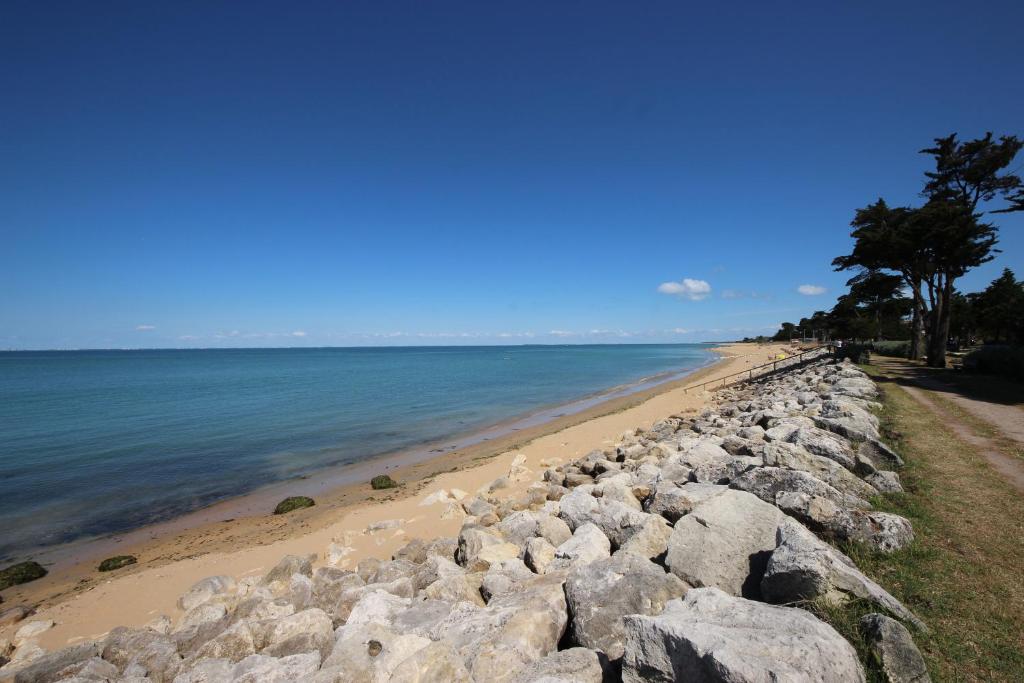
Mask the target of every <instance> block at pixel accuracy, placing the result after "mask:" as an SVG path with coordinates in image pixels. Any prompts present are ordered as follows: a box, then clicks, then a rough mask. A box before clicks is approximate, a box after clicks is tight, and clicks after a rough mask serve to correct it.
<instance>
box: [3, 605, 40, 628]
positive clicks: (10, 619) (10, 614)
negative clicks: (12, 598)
mask: <svg viewBox="0 0 1024 683" xmlns="http://www.w3.org/2000/svg"><path fill="white" fill-rule="evenodd" d="M31 615H32V610H30V609H29V608H28V607H25V606H23V605H17V606H16V607H9V608H7V609H5V610H3V611H2V612H0V629H2V628H6V627H8V626H10V625H12V624H17V623H18V622H19V621H21V620H23V619H25V618H26V617H29V616H31Z"/></svg>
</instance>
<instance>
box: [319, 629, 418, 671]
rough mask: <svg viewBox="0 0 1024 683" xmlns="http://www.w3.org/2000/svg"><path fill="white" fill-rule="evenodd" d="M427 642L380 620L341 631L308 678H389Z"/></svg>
mask: <svg viewBox="0 0 1024 683" xmlns="http://www.w3.org/2000/svg"><path fill="white" fill-rule="evenodd" d="M428 645H430V639H428V638H424V637H423V636H417V635H413V634H398V633H395V632H393V631H392V630H391V629H389V628H387V627H386V626H384V625H382V624H379V623H368V624H365V625H363V626H362V627H360V628H358V629H354V630H344V632H343V633H342V634H341V635H340V636H339V638H338V641H337V642H336V643H335V645H334V649H333V650H332V651H331V654H330V656H329V657H327V659H325V660H324V662H323V665H322V666H321V669H320V671H319V672H318V673H317V674H315V676H314V677H313V678H312V679H311V680H312V681H313V682H315V683H377V681H390V680H392V678H391V677H392V675H393V674H394V672H395V670H396V669H397V668H398V666H399V665H400V664H401V663H402V662H403V661H405V660H406V659H408V658H409V657H412V656H413V655H415V654H416V653H417V652H419V651H420V650H422V649H423V648H425V647H427V646H428Z"/></svg>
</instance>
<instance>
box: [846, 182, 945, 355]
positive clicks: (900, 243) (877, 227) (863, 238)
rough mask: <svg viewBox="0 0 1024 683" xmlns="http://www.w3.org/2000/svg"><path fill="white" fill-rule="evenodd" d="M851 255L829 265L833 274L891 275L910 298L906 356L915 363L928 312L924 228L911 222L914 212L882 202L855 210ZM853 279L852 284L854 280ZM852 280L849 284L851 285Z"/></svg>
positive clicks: (928, 272) (928, 266)
mask: <svg viewBox="0 0 1024 683" xmlns="http://www.w3.org/2000/svg"><path fill="white" fill-rule="evenodd" d="M850 225H851V227H852V228H853V231H852V232H851V233H850V236H851V237H853V238H854V245H853V251H851V252H850V254H848V255H846V256H839V257H837V258H836V259H834V260H833V261H832V265H833V266H834V267H835V269H836V270H860V271H861V275H859V276H857V277H863V276H864V274H865V273H866V272H878V271H895V272H896V273H899V276H900V277H901V278H902V279H903V283H904V284H905V285H906V287H907V289H908V290H910V294H911V309H912V315H913V320H912V323H911V335H910V353H909V357H910V358H911V359H912V360H917V359H919V358H920V357H921V354H922V352H923V346H924V344H923V338H924V320H925V316H926V315H927V313H928V311H927V308H926V305H925V299H924V295H923V294H922V283H923V282H925V281H926V280H927V279H928V278H929V277H930V276H931V275H932V270H933V265H932V263H931V260H930V258H929V254H928V251H927V249H926V246H925V245H926V235H925V234H923V233H924V228H925V226H924V224H923V223H922V222H920V221H918V220H915V209H911V208H909V207H895V208H890V207H889V205H888V204H886V202H885V200H884V199H881V198H880V199H879V200H878V201H877V202H875V203H874V204H869V205H868V206H866V207H864V208H863V209H858V210H857V212H856V214H855V215H854V218H853V221H851V223H850ZM857 277H855V278H854V280H856V279H857ZM854 280H851V282H853V281H854Z"/></svg>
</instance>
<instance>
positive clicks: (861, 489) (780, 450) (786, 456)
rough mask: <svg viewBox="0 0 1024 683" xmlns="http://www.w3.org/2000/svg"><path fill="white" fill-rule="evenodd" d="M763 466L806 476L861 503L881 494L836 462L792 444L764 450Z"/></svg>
mask: <svg viewBox="0 0 1024 683" xmlns="http://www.w3.org/2000/svg"><path fill="white" fill-rule="evenodd" d="M764 464H765V466H767V467H781V468H783V469H789V470H800V471H802V472H807V473H808V474H810V475H812V476H814V477H815V478H817V479H820V480H821V481H823V482H825V483H826V484H829V485H830V486H832V487H833V488H835V489H836V490H838V491H839V492H841V493H845V494H847V495H850V496H855V497H857V498H859V499H861V500H867V499H868V498H870V497H871V496H873V495H875V494H877V493H878V491H877V490H876V489H875V487H873V486H871V485H870V484H868V483H866V482H865V481H864V480H862V479H861V478H860V477H858V476H857V475H855V474H854V473H853V472H851V471H850V470H848V469H846V468H845V467H843V466H842V465H840V464H839V463H837V462H836V461H834V460H830V459H829V458H824V457H822V456H820V455H814V454H813V453H808V452H807V451H805V450H803V449H802V448H800V447H799V446H794V445H793V444H790V443H771V444H768V445H767V446H765V448H764Z"/></svg>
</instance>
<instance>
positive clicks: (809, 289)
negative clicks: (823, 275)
mask: <svg viewBox="0 0 1024 683" xmlns="http://www.w3.org/2000/svg"><path fill="white" fill-rule="evenodd" d="M796 291H798V292H800V293H801V294H803V295H804V296H818V295H819V294H824V293H825V288H824V287H822V286H821V285H800V286H799V287H797V288H796Z"/></svg>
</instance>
